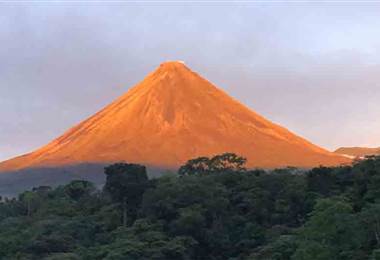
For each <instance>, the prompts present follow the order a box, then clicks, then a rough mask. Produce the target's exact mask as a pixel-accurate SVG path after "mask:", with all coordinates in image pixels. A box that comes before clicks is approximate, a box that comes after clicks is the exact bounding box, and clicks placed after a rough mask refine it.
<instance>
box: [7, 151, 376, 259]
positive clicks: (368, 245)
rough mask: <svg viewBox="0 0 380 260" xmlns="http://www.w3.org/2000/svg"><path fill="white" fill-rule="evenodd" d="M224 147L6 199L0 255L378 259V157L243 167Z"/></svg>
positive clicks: (122, 166)
mask: <svg viewBox="0 0 380 260" xmlns="http://www.w3.org/2000/svg"><path fill="white" fill-rule="evenodd" d="M245 162H246V160H245V159H244V158H242V157H240V156H238V155H235V154H231V153H226V154H221V155H217V156H215V157H212V158H207V157H200V158H196V159H193V160H190V161H188V162H187V163H186V164H185V165H183V166H182V167H180V169H179V170H178V172H176V173H174V172H168V173H166V174H163V175H162V176H161V177H158V178H151V179H149V178H148V177H147V173H146V168H145V167H144V166H142V165H138V164H127V163H117V164H113V165H109V166H107V167H106V168H105V171H104V173H105V175H106V183H105V185H104V186H103V188H102V189H99V188H96V186H95V185H94V184H92V183H91V182H89V181H85V180H75V181H72V182H70V183H68V184H66V185H61V186H57V187H54V188H52V187H48V186H40V187H36V188H33V189H32V190H29V191H25V192H23V193H21V194H19V195H18V197H15V198H1V200H0V201H1V202H0V259H4V260H8V259H10V260H13V259H31V260H33V259H38V260H40V259H43V260H53V259H60V260H65V259H66V260H69V259H70V260H71V259H72V260H75V259H85V260H87V259H88V260H97V259H105V260H122V259H123V260H124V259H126V260H128V259H131V260H133V259H161V260H164V259H215V260H216V259H230V260H233V259H234V260H237V259H252V260H254V259H276V260H280V259H284V260H285V259H300V260H301V259H305V260H309V259H310V260H319V259H320V260H323V259H338V260H339V259H342V260H343V259H380V157H368V158H367V159H366V160H362V161H356V162H355V163H354V164H352V165H350V166H339V167H317V168H314V169H309V170H304V169H296V168H290V167H289V168H284V169H275V170H261V169H253V170H251V169H246V168H245Z"/></svg>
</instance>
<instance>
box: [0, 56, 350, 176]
mask: <svg viewBox="0 0 380 260" xmlns="http://www.w3.org/2000/svg"><path fill="white" fill-rule="evenodd" d="M225 152H233V153H236V154H239V155H241V156H244V157H246V158H247V159H248V161H247V163H248V166H249V167H264V168H274V167H282V166H298V167H312V166H319V165H325V166H331V165H338V164H341V163H347V162H349V161H350V160H349V159H347V158H344V157H342V156H339V155H336V154H333V153H330V152H328V151H326V150H324V149H322V148H320V147H318V146H316V145H314V144H312V143H310V142H308V141H307V140H305V139H303V138H301V137H299V136H297V135H295V134H293V133H291V132H290V131H288V130H287V129H285V128H283V127H281V126H279V125H276V124H274V123H272V122H270V121H269V120H267V119H265V118H264V117H262V116H260V115H258V114H257V113H255V112H254V111H252V110H250V109H249V108H248V107H246V106H244V105H242V104H240V103H239V102H238V101H237V100H235V99H233V98H231V97H230V96H228V95H227V94H226V93H225V92H223V91H222V90H220V89H218V88H217V87H216V86H214V85H213V84H212V83H210V82H209V81H207V80H206V79H204V78H202V77H201V76H200V75H198V74H197V73H195V72H193V71H191V70H190V69H189V68H188V67H186V66H185V65H184V63H183V62H180V61H167V62H164V63H162V64H161V65H160V66H159V67H158V68H157V69H156V70H155V71H154V72H153V73H151V74H149V76H148V77H146V78H145V79H144V80H143V81H142V82H140V83H139V84H137V85H136V86H135V87H134V88H132V89H130V90H129V91H128V92H127V93H125V94H124V95H123V96H121V97H120V98H118V99H117V100H115V101H114V102H112V103H111V104H110V105H108V106H107V107H105V108H104V109H102V110H101V111H100V112H98V113H96V114H95V115H93V116H92V117H90V118H88V119H87V120H85V121H83V122H82V123H80V124H79V125H77V126H75V127H73V128H71V129H70V130H68V131H67V132H66V133H64V134H63V135H62V136H60V137H59V138H57V139H55V140H53V141H52V142H51V143H49V144H47V145H46V146H44V147H42V148H40V149H38V150H36V151H34V152H32V153H30V154H27V155H24V156H20V157H17V158H15V159H11V160H8V161H5V162H2V163H0V172H1V171H12V170H19V169H23V168H33V167H55V166H62V165H75V164H81V163H84V162H86V163H110V162H118V161H127V162H134V163H143V164H147V165H151V166H160V167H161V166H164V167H170V168H173V167H178V166H179V165H181V164H183V163H184V162H186V161H187V160H189V159H192V158H195V157H199V156H212V155H215V154H220V153H225Z"/></svg>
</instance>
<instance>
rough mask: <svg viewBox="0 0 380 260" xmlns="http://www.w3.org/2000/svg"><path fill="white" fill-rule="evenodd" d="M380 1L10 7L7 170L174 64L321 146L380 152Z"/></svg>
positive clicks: (4, 74) (5, 71) (0, 99)
mask: <svg viewBox="0 0 380 260" xmlns="http://www.w3.org/2000/svg"><path fill="white" fill-rule="evenodd" d="M379 13H380V3H371V2H366V3H363V2H359V1H358V2H352V1H351V2H330V3H327V2H324V3H321V2H319V3H317V2H310V1H309V2H308V1H305V2H299V1H298V2H272V3H264V2H251V3H246V2H245V3H243V2H235V3H233V2H228V3H227V2H206V3H200V2H192V3H189V2H175V3H170V2H152V1H151V2H142V3H122V2H120V1H119V2H113V3H108V4H105V3H101V2H91V3H89V2H55V3H49V2H18V3H12V2H3V3H0V43H1V48H0V160H2V159H6V158H10V157H12V156H15V155H19V154H21V153H25V152H29V151H31V150H33V149H35V148H37V147H39V146H41V145H43V144H45V143H47V142H48V141H50V140H51V139H53V138H55V137H57V136H58V135H60V134H62V133H63V132H64V131H65V130H66V129H67V128H69V127H71V126H73V125H74V124H76V123H78V122H80V121H81V120H83V119H85V118H86V117H87V116H89V115H91V114H93V113H94V112H96V111H97V110H99V109H100V108H102V107H103V106H104V105H106V104H108V103H109V102H111V101H112V100H113V99H114V98H116V97H117V96H119V95H121V94H122V93H124V92H125V91H127V90H128V88H129V87H131V86H133V85H134V84H136V83H137V82H138V81H140V80H141V79H142V78H143V77H144V76H145V75H146V74H147V73H149V72H150V71H152V70H154V69H155V67H157V66H158V65H159V64H160V63H161V62H163V61H166V60H184V61H185V62H186V64H187V65H188V66H189V67H190V68H192V69H193V70H195V71H197V72H198V73H200V74H201V75H203V76H204V77H206V78H207V79H209V80H210V81H212V82H213V83H215V84H216V85H218V86H219V87H221V88H223V89H224V90H225V91H227V92H228V93H229V94H230V95H232V96H233V97H235V98H237V99H239V100H240V101H241V102H242V103H244V104H246V105H247V106H249V107H250V108H252V109H253V110H255V111H256V112H258V113H260V114H262V115H263V116H265V117H267V118H268V119H270V120H272V121H274V122H276V123H279V124H281V125H283V126H285V127H287V128H289V129H290V130H291V131H293V132H295V133H297V134H299V135H301V136H303V137H305V138H307V139H309V140H310V141H312V142H313V143H316V144H318V145H320V146H322V147H325V148H327V149H330V150H333V149H335V148H337V147H339V146H380V131H379V130H380V103H379V100H380V37H379V35H380V18H379Z"/></svg>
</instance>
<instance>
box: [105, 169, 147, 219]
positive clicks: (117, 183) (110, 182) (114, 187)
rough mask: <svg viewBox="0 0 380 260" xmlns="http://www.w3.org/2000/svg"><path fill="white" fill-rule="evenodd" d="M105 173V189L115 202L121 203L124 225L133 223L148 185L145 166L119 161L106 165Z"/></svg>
mask: <svg viewBox="0 0 380 260" xmlns="http://www.w3.org/2000/svg"><path fill="white" fill-rule="evenodd" d="M105 174H106V175H107V179H106V184H105V186H104V190H105V191H106V192H108V193H109V194H110V195H111V197H112V199H113V200H114V201H115V202H118V203H120V204H121V206H122V210H123V225H124V226H126V225H127V224H128V225H131V224H132V223H133V222H134V221H135V219H136V217H137V212H138V209H139V207H140V205H141V201H142V196H143V194H144V192H145V190H146V189H147V187H148V176H147V173H146V168H145V166H142V165H138V164H126V163H117V164H113V165H110V166H108V167H106V168H105ZM127 216H128V218H127Z"/></svg>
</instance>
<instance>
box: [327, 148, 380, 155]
mask: <svg viewBox="0 0 380 260" xmlns="http://www.w3.org/2000/svg"><path fill="white" fill-rule="evenodd" d="M334 153H336V154H343V155H348V156H352V157H365V156H368V155H379V154H380V148H369V147H341V148H339V149H337V150H336V151H335V152H334Z"/></svg>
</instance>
